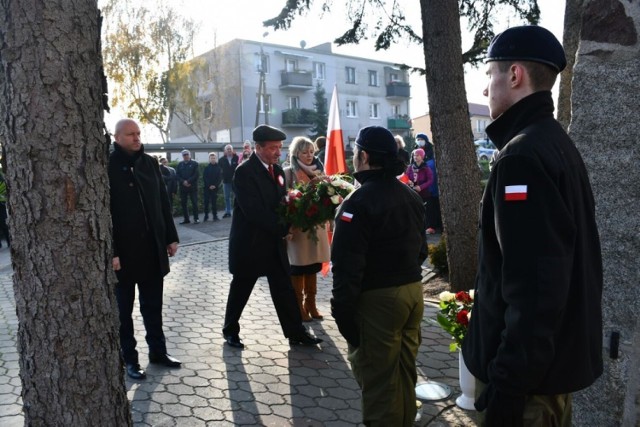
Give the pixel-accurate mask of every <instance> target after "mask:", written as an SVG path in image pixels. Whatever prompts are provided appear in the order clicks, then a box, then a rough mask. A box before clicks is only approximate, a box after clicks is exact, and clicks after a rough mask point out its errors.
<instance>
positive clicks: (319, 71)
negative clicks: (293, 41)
mask: <svg viewBox="0 0 640 427" xmlns="http://www.w3.org/2000/svg"><path fill="white" fill-rule="evenodd" d="M324 76H325V65H324V62H314V63H313V78H314V79H317V80H324V78H325V77H324Z"/></svg>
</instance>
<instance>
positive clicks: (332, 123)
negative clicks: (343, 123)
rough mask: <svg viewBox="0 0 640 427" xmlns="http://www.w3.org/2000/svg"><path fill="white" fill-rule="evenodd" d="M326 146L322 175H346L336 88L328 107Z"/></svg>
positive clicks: (334, 87) (335, 87)
mask: <svg viewBox="0 0 640 427" xmlns="http://www.w3.org/2000/svg"><path fill="white" fill-rule="evenodd" d="M327 132H328V135H327V146H326V150H325V153H324V159H323V160H324V173H325V174H326V175H335V174H337V173H347V162H346V159H345V155H344V143H343V140H342V129H341V127H340V108H339V104H338V88H337V86H333V94H332V95H331V105H330V106H329V126H327Z"/></svg>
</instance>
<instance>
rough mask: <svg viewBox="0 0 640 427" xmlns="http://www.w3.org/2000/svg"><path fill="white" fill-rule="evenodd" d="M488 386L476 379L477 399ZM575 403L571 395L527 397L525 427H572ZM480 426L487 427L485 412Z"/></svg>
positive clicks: (479, 420) (480, 414)
mask: <svg viewBox="0 0 640 427" xmlns="http://www.w3.org/2000/svg"><path fill="white" fill-rule="evenodd" d="M485 387H486V385H485V384H484V383H483V382H482V381H480V380H478V379H476V390H475V395H476V398H477V397H478V396H480V394H481V393H482V391H483V390H484V389H485ZM572 407H573V403H572V399H571V395H570V394H550V395H545V394H532V395H529V396H527V397H526V401H525V404H524V414H523V415H522V421H523V424H522V425H523V427H571V411H572ZM478 425H479V426H481V427H484V426H486V427H491V426H487V424H486V423H485V419H484V411H483V412H480V413H478Z"/></svg>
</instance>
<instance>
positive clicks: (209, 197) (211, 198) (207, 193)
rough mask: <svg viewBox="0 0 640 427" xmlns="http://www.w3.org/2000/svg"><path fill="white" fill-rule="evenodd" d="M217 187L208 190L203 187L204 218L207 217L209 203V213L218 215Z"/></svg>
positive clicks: (214, 215) (215, 216)
mask: <svg viewBox="0 0 640 427" xmlns="http://www.w3.org/2000/svg"><path fill="white" fill-rule="evenodd" d="M217 203H218V189H217V188H216V189H215V190H209V189H207V188H205V189H204V218H205V219H207V218H209V205H211V213H212V215H213V217H214V218H217V217H218V207H217V206H216V205H217Z"/></svg>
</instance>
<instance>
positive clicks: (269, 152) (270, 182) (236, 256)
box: [222, 125, 322, 348]
mask: <svg viewBox="0 0 640 427" xmlns="http://www.w3.org/2000/svg"><path fill="white" fill-rule="evenodd" d="M286 137H287V136H286V135H285V134H284V132H282V131H281V130H280V129H277V128H274V127H272V126H268V125H260V126H258V127H256V128H255V129H254V131H253V140H254V141H255V142H256V147H255V153H254V154H253V155H251V156H250V157H249V158H248V159H247V160H246V161H244V162H242V163H241V164H240V165H239V166H238V167H237V168H236V171H235V173H234V175H233V191H234V193H235V195H236V196H235V201H234V209H233V220H232V223H231V232H230V233H229V271H230V272H231V274H233V279H232V280H231V285H230V288H229V297H228V299H227V309H226V313H225V318H224V327H223V329H222V334H223V336H224V339H225V341H226V344H227V345H228V346H230V347H235V348H244V343H243V342H242V340H241V339H240V323H239V321H240V316H241V315H242V311H243V310H244V307H245V305H246V304H247V301H248V300H249V296H250V295H251V291H252V290H253V287H254V285H255V283H256V281H257V280H258V278H259V277H261V276H267V280H268V281H269V292H270V293H271V299H272V301H273V304H274V306H275V309H276V312H277V314H278V319H279V320H280V325H281V327H282V331H283V332H284V336H285V337H286V338H288V339H289V343H290V344H292V345H316V344H318V343H320V342H322V340H321V339H319V338H316V337H314V336H312V335H310V334H309V332H308V331H307V330H306V328H305V327H304V326H303V325H302V318H301V316H300V310H298V302H297V300H296V295H295V293H294V291H293V286H292V284H291V276H290V275H289V271H290V266H289V258H288V256H287V246H286V241H285V239H286V238H287V236H288V235H289V227H288V226H287V225H285V224H282V223H281V222H280V219H279V218H278V214H277V212H276V209H277V207H278V205H279V204H280V201H281V200H282V199H283V197H284V195H285V193H286V186H285V178H284V171H283V170H282V168H281V167H280V165H278V161H279V160H280V150H281V148H282V140H284V139H286Z"/></svg>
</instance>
